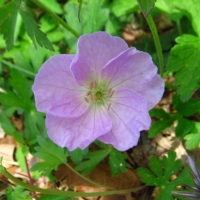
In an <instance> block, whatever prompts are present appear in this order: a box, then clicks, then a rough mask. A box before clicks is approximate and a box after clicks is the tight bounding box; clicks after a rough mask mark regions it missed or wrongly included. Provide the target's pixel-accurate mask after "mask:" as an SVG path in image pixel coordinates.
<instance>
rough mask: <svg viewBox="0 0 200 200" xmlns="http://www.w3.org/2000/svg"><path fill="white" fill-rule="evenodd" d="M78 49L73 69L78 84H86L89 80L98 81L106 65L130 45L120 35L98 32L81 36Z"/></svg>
mask: <svg viewBox="0 0 200 200" xmlns="http://www.w3.org/2000/svg"><path fill="white" fill-rule="evenodd" d="M77 49H78V51H77V52H78V53H77V55H76V58H75V59H74V60H73V62H72V65H71V69H72V72H73V74H74V77H75V78H76V80H77V82H78V84H79V85H84V84H85V83H87V82H88V81H89V82H91V81H93V80H96V81H98V78H100V75H101V70H102V68H103V67H104V65H105V64H106V63H107V62H108V61H109V60H111V59H113V58H114V57H116V56H117V55H119V54H120V53H121V52H123V51H124V50H126V49H128V45H127V44H126V43H125V42H124V40H122V39H121V38H119V37H113V36H111V35H109V34H108V33H106V32H97V33H93V34H90V35H83V36H81V37H80V38H79V41H78V48H77Z"/></svg>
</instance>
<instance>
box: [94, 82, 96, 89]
mask: <svg viewBox="0 0 200 200" xmlns="http://www.w3.org/2000/svg"><path fill="white" fill-rule="evenodd" d="M94 89H97V82H96V81H94Z"/></svg>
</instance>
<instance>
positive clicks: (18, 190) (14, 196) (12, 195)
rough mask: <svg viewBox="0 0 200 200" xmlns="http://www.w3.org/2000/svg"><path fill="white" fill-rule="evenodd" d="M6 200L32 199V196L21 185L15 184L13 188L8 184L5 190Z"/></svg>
mask: <svg viewBox="0 0 200 200" xmlns="http://www.w3.org/2000/svg"><path fill="white" fill-rule="evenodd" d="M6 197H7V200H32V199H33V197H32V196H31V195H30V191H28V190H25V189H24V188H23V187H21V186H19V185H18V186H16V187H15V190H13V189H12V186H9V187H8V189H7V191H6Z"/></svg>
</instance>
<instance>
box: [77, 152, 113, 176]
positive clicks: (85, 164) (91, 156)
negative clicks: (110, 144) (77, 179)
mask: <svg viewBox="0 0 200 200" xmlns="http://www.w3.org/2000/svg"><path fill="white" fill-rule="evenodd" d="M109 153H110V149H105V150H98V151H95V152H89V153H88V154H87V156H86V157H85V159H87V160H85V161H82V162H81V163H80V164H79V165H78V166H77V167H76V170H78V171H83V172H82V174H83V175H87V174H89V173H90V172H91V171H92V170H93V169H94V168H95V167H96V166H97V165H98V164H99V163H100V162H101V161H102V160H103V159H104V158H105V157H106V156H107V155H108V154H109Z"/></svg>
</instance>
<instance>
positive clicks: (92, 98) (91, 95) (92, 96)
mask: <svg viewBox="0 0 200 200" xmlns="http://www.w3.org/2000/svg"><path fill="white" fill-rule="evenodd" d="M90 97H91V100H92V101H94V95H93V94H92V93H91V94H90Z"/></svg>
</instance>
